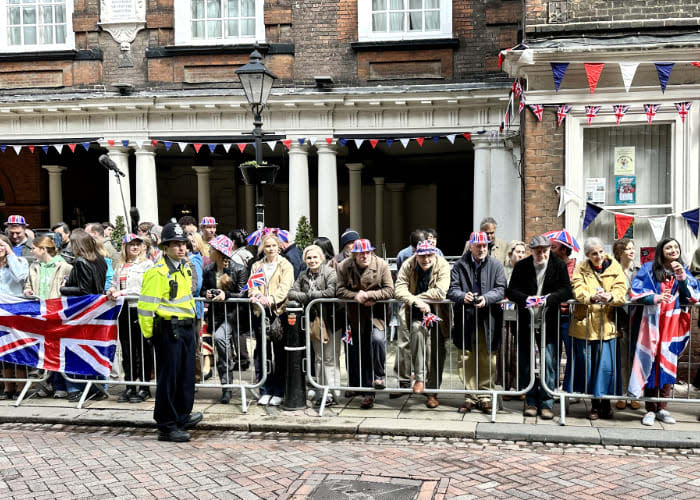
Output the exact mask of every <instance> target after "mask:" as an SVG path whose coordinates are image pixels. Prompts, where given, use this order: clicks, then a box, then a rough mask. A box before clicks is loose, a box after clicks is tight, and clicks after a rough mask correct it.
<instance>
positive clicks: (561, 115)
mask: <svg viewBox="0 0 700 500" xmlns="http://www.w3.org/2000/svg"><path fill="white" fill-rule="evenodd" d="M524 102H525V100H524V98H523V99H522V100H521V101H520V104H521V108H520V109H521V110H522V108H523V107H524V106H525V104H523V103H524ZM673 104H674V106H675V108H676V111H677V112H678V114H679V116H680V117H681V121H682V122H683V123H685V119H686V118H687V117H688V116H689V114H690V108H691V106H692V103H691V102H687V101H686V102H675V103H673ZM666 106H669V105H666ZM527 107H528V108H530V110H532V113H533V114H534V115H535V116H536V117H537V120H538V121H542V114H543V111H544V108H556V115H557V126H560V125H561V124H562V123H563V122H564V120H565V119H566V117H567V116H568V114H569V113H570V112H571V110H572V109H574V106H573V105H570V104H527ZM661 107H662V105H661V104H642V110H643V111H644V114H646V116H647V122H648V123H649V124H651V122H652V121H653V120H654V117H656V114H657V113H658V112H659V109H661ZM633 108H634V107H633V106H632V105H629V104H613V105H612V106H610V108H605V109H611V110H612V112H613V114H614V115H615V122H616V124H617V125H620V122H621V121H622V119H623V118H624V117H625V115H626V114H627V113H628V112H629V111H630V110H631V109H633ZM583 109H584V114H585V116H586V118H587V119H588V120H587V121H588V125H590V124H591V123H592V121H593V119H594V118H595V117H596V116H598V114H599V113H600V112H601V111H602V110H603V109H604V108H603V106H602V105H588V106H583Z"/></svg>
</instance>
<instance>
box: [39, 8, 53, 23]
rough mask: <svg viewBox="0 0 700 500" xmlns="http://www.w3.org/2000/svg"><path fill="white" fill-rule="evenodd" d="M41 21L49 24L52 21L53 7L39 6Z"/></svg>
mask: <svg viewBox="0 0 700 500" xmlns="http://www.w3.org/2000/svg"><path fill="white" fill-rule="evenodd" d="M40 10H41V21H42V22H43V23H44V24H51V23H52V22H53V8H51V7H45V6H41V7H40Z"/></svg>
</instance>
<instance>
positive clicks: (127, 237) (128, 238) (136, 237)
mask: <svg viewBox="0 0 700 500" xmlns="http://www.w3.org/2000/svg"><path fill="white" fill-rule="evenodd" d="M134 240H138V241H140V242H141V243H143V238H141V236H139V235H137V234H134V233H131V234H126V235H124V238H122V243H124V244H125V245H126V244H128V243H131V242H132V241H134Z"/></svg>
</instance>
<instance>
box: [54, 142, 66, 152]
mask: <svg viewBox="0 0 700 500" xmlns="http://www.w3.org/2000/svg"><path fill="white" fill-rule="evenodd" d="M66 146H68V144H57V145H55V146H54V148H56V151H58V152H59V153H63V150H64V149H66Z"/></svg>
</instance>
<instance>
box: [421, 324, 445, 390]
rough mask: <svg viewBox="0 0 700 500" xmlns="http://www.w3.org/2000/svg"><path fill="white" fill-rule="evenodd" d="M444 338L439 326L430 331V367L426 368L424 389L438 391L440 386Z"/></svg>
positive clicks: (443, 364) (443, 365) (443, 362)
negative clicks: (426, 377) (426, 375)
mask: <svg viewBox="0 0 700 500" xmlns="http://www.w3.org/2000/svg"><path fill="white" fill-rule="evenodd" d="M446 357H447V350H446V349H445V337H443V335H442V331H441V330H440V327H439V326H434V327H432V328H431V329H430V366H429V368H428V381H427V383H426V386H425V387H426V388H428V389H439V388H440V386H441V385H442V372H443V370H444V369H445V358H446Z"/></svg>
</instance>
